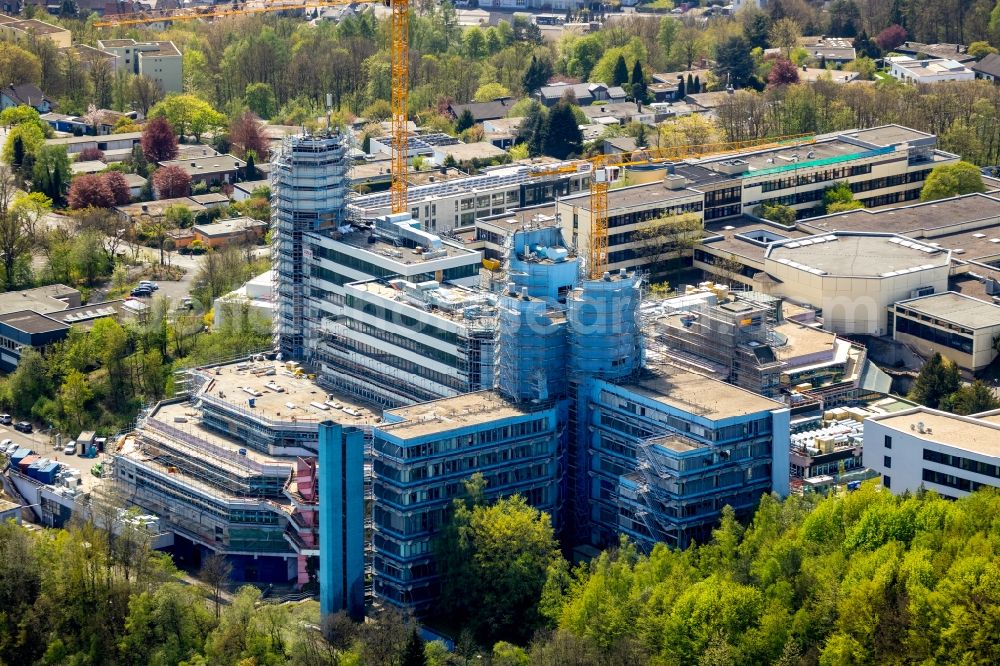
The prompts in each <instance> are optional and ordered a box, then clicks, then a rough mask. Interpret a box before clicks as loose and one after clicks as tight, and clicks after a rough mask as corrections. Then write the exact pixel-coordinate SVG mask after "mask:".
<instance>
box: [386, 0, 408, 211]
mask: <svg viewBox="0 0 1000 666" xmlns="http://www.w3.org/2000/svg"><path fill="white" fill-rule="evenodd" d="M390 4H391V6H392V37H391V40H392V49H391V53H392V187H391V190H390V193H391V195H392V196H391V199H392V212H393V213H405V212H406V211H407V209H408V206H407V201H406V199H407V197H406V195H407V191H406V190H407V182H406V170H407V156H408V154H409V148H410V147H409V140H410V139H409V134H408V132H407V113H408V111H409V105H410V3H409V0H391V3H390Z"/></svg>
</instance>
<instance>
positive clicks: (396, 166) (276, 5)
mask: <svg viewBox="0 0 1000 666" xmlns="http://www.w3.org/2000/svg"><path fill="white" fill-rule="evenodd" d="M355 1H356V0H316V1H310V0H304V1H301V2H282V1H275V2H267V3H266V4H261V5H254V6H250V7H248V6H246V5H240V4H239V3H238V2H234V3H233V4H232V6H229V7H201V8H198V9H165V10H160V11H152V12H136V13H131V14H114V15H111V16H107V17H105V18H104V19H103V20H101V21H97V22H96V23H95V24H94V25H95V26H96V27H98V28H113V27H119V26H130V25H141V24H148V23H160V22H164V21H193V20H196V19H212V18H223V17H227V16H245V15H252V14H264V13H268V12H282V11H293V10H306V9H317V8H321V7H336V6H338V5H349V4H352V3H353V2H355ZM387 4H389V5H390V7H391V10H392V34H391V36H390V41H391V44H390V52H391V54H392V188H391V194H392V212H393V213H405V212H406V210H407V208H408V206H407V187H408V183H407V180H406V170H407V157H408V154H409V140H410V139H409V132H408V131H407V125H408V122H407V121H408V118H407V114H408V110H409V103H410V2H409V0H387Z"/></svg>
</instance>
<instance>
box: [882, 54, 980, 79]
mask: <svg viewBox="0 0 1000 666" xmlns="http://www.w3.org/2000/svg"><path fill="white" fill-rule="evenodd" d="M886 60H888V62H889V76H891V77H893V78H895V79H899V80H900V81H906V82H907V83H939V82H941V81H972V80H973V79H974V78H976V73H975V72H973V71H972V70H971V69H969V68H968V67H966V66H965V65H963V64H962V63H960V62H958V61H955V60H951V59H949V58H930V59H927V60H918V59H916V58H911V57H910V56H896V57H893V58H887V59H886Z"/></svg>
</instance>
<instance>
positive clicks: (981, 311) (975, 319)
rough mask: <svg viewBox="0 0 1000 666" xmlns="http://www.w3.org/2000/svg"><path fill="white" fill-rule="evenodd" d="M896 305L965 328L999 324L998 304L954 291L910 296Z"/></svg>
mask: <svg viewBox="0 0 1000 666" xmlns="http://www.w3.org/2000/svg"><path fill="white" fill-rule="evenodd" d="M896 305H899V306H903V307H906V308H907V309H910V310H913V311H915V312H919V313H920V314H925V315H927V316H928V317H934V318H936V319H943V320H944V321H947V322H951V323H953V324H958V325H959V326H964V327H966V328H973V329H976V328H991V327H993V326H1000V305H994V304H993V303H988V302H986V301H981V300H979V299H978V298H973V297H972V296H966V295H964V294H960V293H957V292H954V291H945V292H942V293H940V294H931V295H930V296H921V297H919V298H911V299H909V300H906V301H899V302H898V303H896Z"/></svg>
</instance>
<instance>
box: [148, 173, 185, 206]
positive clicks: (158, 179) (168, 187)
mask: <svg viewBox="0 0 1000 666" xmlns="http://www.w3.org/2000/svg"><path fill="white" fill-rule="evenodd" d="M153 188H154V189H155V190H156V197H157V198H158V199H174V198H176V197H186V196H188V195H189V194H191V176H189V175H188V174H187V172H186V171H184V169H182V168H180V167H179V166H165V167H160V168H159V169H157V170H156V173H154V174H153Z"/></svg>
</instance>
